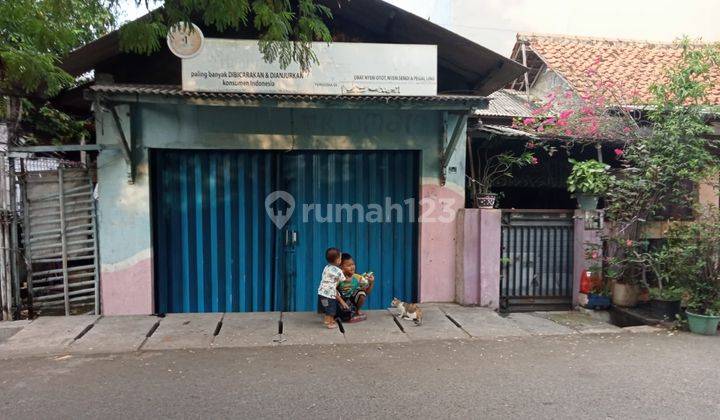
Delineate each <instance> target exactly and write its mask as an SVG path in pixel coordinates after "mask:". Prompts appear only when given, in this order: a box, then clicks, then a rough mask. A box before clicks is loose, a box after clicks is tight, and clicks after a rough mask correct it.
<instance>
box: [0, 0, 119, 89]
mask: <svg viewBox="0 0 720 420" xmlns="http://www.w3.org/2000/svg"><path fill="white" fill-rule="evenodd" d="M114 24H115V18H114V13H113V8H112V6H111V5H110V4H108V3H105V2H104V1H102V0H11V1H2V2H0V39H2V42H1V43H0V94H6V95H15V96H25V95H30V94H36V95H48V96H52V95H54V94H56V93H57V92H59V91H60V90H61V89H62V88H64V87H66V86H69V85H70V84H72V83H73V81H74V79H73V78H72V77H71V76H70V75H69V74H67V73H66V72H65V71H64V70H62V69H61V68H60V67H59V64H60V60H61V59H62V58H63V57H64V56H65V55H67V54H68V53H69V52H70V51H71V50H72V49H74V48H77V47H79V46H80V45H82V44H85V43H87V42H90V41H92V40H93V39H95V38H97V37H98V36H101V35H103V34H104V33H106V32H107V31H108V30H109V29H111V28H112V27H113V25H114Z"/></svg>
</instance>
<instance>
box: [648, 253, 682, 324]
mask: <svg viewBox="0 0 720 420" xmlns="http://www.w3.org/2000/svg"><path fill="white" fill-rule="evenodd" d="M678 252H683V250H682V249H677V250H676V249H673V248H672V247H671V246H670V245H669V244H665V245H664V246H662V247H661V248H659V249H657V250H654V251H651V252H648V253H646V254H645V256H646V261H647V266H648V267H649V268H650V269H651V270H652V272H653V274H655V279H656V282H657V287H652V288H650V311H651V312H652V314H653V315H654V316H655V317H656V318H659V319H665V320H672V319H675V318H677V315H678V314H679V313H680V309H681V308H680V306H681V303H682V299H683V297H684V296H685V289H684V288H683V287H681V286H679V284H678V281H679V279H682V278H685V277H687V276H690V275H694V273H691V272H690V273H688V271H687V269H688V267H687V266H685V265H684V264H683V265H679V264H678V260H677V254H678Z"/></svg>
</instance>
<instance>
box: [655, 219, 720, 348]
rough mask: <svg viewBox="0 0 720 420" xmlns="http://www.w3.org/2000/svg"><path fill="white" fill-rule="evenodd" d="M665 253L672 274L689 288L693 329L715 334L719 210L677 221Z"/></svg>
mask: <svg viewBox="0 0 720 420" xmlns="http://www.w3.org/2000/svg"><path fill="white" fill-rule="evenodd" d="M664 252H666V253H667V255H668V258H669V259H670V260H671V261H673V264H672V266H671V268H670V269H669V272H670V275H671V276H673V277H674V278H676V279H677V281H678V282H679V283H680V285H681V286H682V287H684V288H685V290H687V316H688V324H689V326H690V329H691V331H693V332H696V333H698V334H710V333H712V334H715V333H716V331H717V326H718V322H720V305H719V303H718V302H720V258H719V257H718V256H719V255H720V210H718V208H717V207H710V208H707V209H706V210H705V211H704V212H703V213H702V214H700V215H699V216H698V218H697V220H695V221H693V222H688V223H674V224H673V225H672V226H671V227H670V229H668V232H667V243H666V245H665V249H664Z"/></svg>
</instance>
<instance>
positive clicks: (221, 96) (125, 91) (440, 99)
mask: <svg viewBox="0 0 720 420" xmlns="http://www.w3.org/2000/svg"><path fill="white" fill-rule="evenodd" d="M90 90H91V91H92V92H97V93H106V94H112V95H151V96H165V97H181V98H196V99H207V100H227V101H241V102H242V101H247V102H257V101H264V100H275V101H283V102H338V101H340V102H368V103H392V102H403V103H418V104H419V103H437V104H444V103H447V104H450V103H452V104H458V105H467V106H469V107H476V106H481V105H483V104H484V103H485V102H487V98H485V97H482V96H473V95H435V96H379V95H374V96H371V95H301V94H274V93H239V92H238V93H234V92H191V91H185V90H182V87H180V86H176V85H141V84H99V85H93V86H91V87H90Z"/></svg>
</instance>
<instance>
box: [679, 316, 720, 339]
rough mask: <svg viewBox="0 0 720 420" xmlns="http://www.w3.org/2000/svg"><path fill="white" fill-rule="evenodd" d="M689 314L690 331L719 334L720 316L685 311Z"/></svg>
mask: <svg viewBox="0 0 720 420" xmlns="http://www.w3.org/2000/svg"><path fill="white" fill-rule="evenodd" d="M685 314H686V315H687V320H688V326H689V327H690V331H692V332H693V333H695V334H702V335H715V334H717V329H718V323H720V316H710V315H698V314H694V313H692V312H685Z"/></svg>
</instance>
